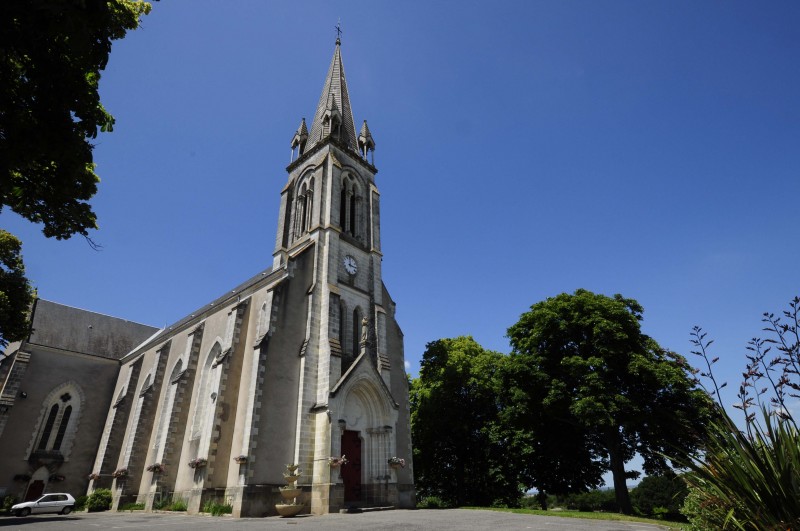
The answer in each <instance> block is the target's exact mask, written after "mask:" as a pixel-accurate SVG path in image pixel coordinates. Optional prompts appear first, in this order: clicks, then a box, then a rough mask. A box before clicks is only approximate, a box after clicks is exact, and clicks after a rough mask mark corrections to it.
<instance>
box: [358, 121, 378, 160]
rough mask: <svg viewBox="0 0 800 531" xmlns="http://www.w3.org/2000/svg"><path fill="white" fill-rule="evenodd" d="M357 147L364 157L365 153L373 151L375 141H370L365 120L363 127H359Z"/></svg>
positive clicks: (370, 135) (370, 134)
mask: <svg viewBox="0 0 800 531" xmlns="http://www.w3.org/2000/svg"><path fill="white" fill-rule="evenodd" d="M358 147H359V148H361V150H362V151H363V152H364V156H366V152H367V151H374V150H375V140H373V139H372V133H370V132H369V127H367V121H366V120H364V125H362V126H361V132H360V133H358Z"/></svg>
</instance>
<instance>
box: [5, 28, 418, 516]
mask: <svg viewBox="0 0 800 531" xmlns="http://www.w3.org/2000/svg"><path fill="white" fill-rule="evenodd" d="M291 147H292V161H291V163H290V164H289V166H288V167H287V172H288V178H287V180H286V185H285V186H284V187H283V190H282V191H281V197H280V213H279V219H278V224H277V231H276V238H275V250H274V253H273V261H272V265H271V267H269V268H268V269H266V270H264V271H262V272H260V273H258V274H257V275H256V276H254V277H253V278H250V279H248V280H246V281H245V282H243V283H241V284H240V285H239V286H236V287H235V288H233V289H229V290H227V291H225V292H224V294H223V295H222V296H221V297H219V298H218V299H216V300H214V301H212V302H211V303H209V304H208V305H206V306H203V307H202V308H199V309H197V310H196V311H194V312H193V313H191V314H190V315H188V316H186V317H184V318H183V319H181V320H179V321H177V322H176V323H174V324H172V325H171V326H168V327H165V328H164V329H161V330H154V329H149V328H148V327H145V326H143V325H136V324H135V323H128V322H122V323H116V321H114V323H116V328H115V327H114V326H110V327H109V329H108V332H107V334H108V335H113V333H114V331H115V330H116V329H120V328H123V329H124V330H125V339H126V340H127V341H130V339H131V338H138V346H131V347H130V349H129V350H126V351H125V353H124V354H123V355H115V354H111V353H109V354H108V355H107V356H105V357H102V356H103V352H104V351H103V348H102V347H99V348H98V347H97V346H95V350H96V351H99V353H96V354H94V356H95V357H96V358H98V359H101V358H102V361H103V362H105V363H109V360H112V361H113V363H114V364H115V368H116V372H115V373H114V374H113V375H111V376H110V377H107V376H102V378H103V381H102V382H100V381H93V380H87V379H86V378H83V377H82V375H84V374H85V373H86V371H85V370H84V371H83V372H81V371H80V370H79V371H78V372H77V374H75V371H66V373H65V374H66V375H65V377H64V378H66V379H67V380H69V381H70V382H71V383H70V385H71V387H70V391H69V392H68V393H67V392H65V391H64V390H63V389H62V387H63V386H62V387H60V386H59V385H60V384H58V383H56V382H53V383H51V384H49V385H51V387H52V389H49V390H48V393H45V395H46V396H43V397H37V398H36V399H35V400H33V397H29V398H27V399H26V404H30V405H31V406H30V407H31V410H33V409H35V410H36V413H37V414H36V415H34V416H35V417H36V418H33V417H34V416H31V418H29V419H28V421H29V424H28V426H27V427H23V425H24V423H25V420H24V419H23V418H21V417H20V418H16V420H15V417H14V413H15V412H14V409H15V408H17V407H18V406H17V404H18V402H19V400H18V394H19V389H21V386H22V387H25V386H26V384H25V383H24V380H22V383H20V378H17V379H16V380H14V381H15V382H16V383H15V384H14V385H15V386H16V387H14V388H13V389H11V388H9V389H8V390H7V389H6V388H7V387H9V382H10V380H12V378H10V375H11V374H12V373H14V364H15V363H21V362H20V360H21V359H22V358H26V357H27V361H26V362H30V361H31V360H32V359H34V358H35V356H36V353H33V354H32V356H33V357H31V352H30V351H31V347H30V346H29V343H30V341H29V342H27V343H26V342H22V344H18V345H16V351H12V350H11V349H9V352H12V354H11V356H9V357H8V358H6V359H5V360H3V361H2V362H0V378H4V380H5V381H3V386H4V387H3V391H2V395H0V400H2V399H5V398H6V396H8V397H9V400H10V402H11V404H10V405H9V406H8V407H6V409H5V413H3V410H2V409H0V415H2V414H5V415H6V417H8V422H9V423H12V421H13V422H16V423H17V424H16V426H17V427H16V428H15V430H14V433H13V434H10V433H8V430H6V433H3V432H2V431H0V449H3V448H6V447H7V448H8V449H9V452H10V453H7V452H4V453H3V454H1V455H3V456H4V457H2V458H0V463H9V461H13V463H11V464H13V467H11V466H8V467H7V466H6V465H5V464H3V466H0V489H2V488H3V487H4V485H5V488H6V492H10V490H9V488H8V487H9V485H11V482H12V481H15V480H14V479H13V478H12V476H14V477H17V478H18V477H20V476H22V477H23V478H24V477H25V476H26V475H27V476H29V477H28V479H27V481H28V483H27V484H26V485H23V484H24V483H25V481H24V480H23V481H21V482H20V481H18V480H17V483H16V485H17V486H16V487H14V486H12V487H11V488H12V489H13V488H16V489H17V492H20V491H22V490H26V489H30V488H31V487H30V486H31V485H32V484H33V482H34V476H35V475H36V474H39V476H37V477H38V480H39V481H42V483H41V484H37V486H36V489H37V490H38V491H39V492H41V491H42V490H43V491H44V492H50V491H63V490H64V489H65V488H66V486H67V485H68V482H67V481H65V482H63V483H56V484H52V482H48V481H49V480H50V479H51V478H52V477H53V476H58V475H59V474H60V472H59V471H60V470H64V468H63V467H65V466H70V461H72V462H75V461H77V460H79V459H81V457H80V456H78V455H77V454H78V453H81V455H82V456H84V457H83V458H82V459H84V461H85V467H86V468H85V469H84V470H83V473H84V474H83V476H82V481H83V483H82V488H83V490H84V491H86V490H87V489H88V491H91V490H93V489H94V488H98V487H107V488H111V490H112V492H113V495H114V505H115V506H119V505H120V504H125V503H128V502H139V503H144V504H145V506H146V509H152V508H153V507H154V506H155V507H158V506H159V505H160V504H161V503H163V500H175V499H181V500H183V501H185V502H186V504H187V506H188V511H189V512H190V513H196V512H199V511H201V510H202V508H203V506H204V505H205V504H206V503H207V502H215V503H228V504H230V505H232V506H233V513H234V515H235V516H263V515H272V514H275V509H274V505H275V504H276V503H281V496H280V494H279V490H278V487H280V486H283V485H285V484H286V483H285V481H284V477H283V475H284V474H283V473H284V471H285V470H286V465H287V464H289V463H296V464H298V465H299V471H300V478H299V479H298V480H297V486H298V487H300V488H301V489H302V494H301V495H300V497H299V498H298V502H302V503H304V504H305V511H307V512H311V513H313V514H324V513H328V512H338V511H339V510H341V509H344V508H347V507H351V506H370V505H371V506H395V507H406V508H409V507H413V506H414V504H415V495H414V482H413V472H412V471H413V466H412V463H411V435H410V412H409V405H408V382H407V379H406V374H405V367H404V359H403V334H402V332H401V330H400V327H399V326H398V324H397V322H396V320H395V304H394V302H393V301H392V299H391V297H390V295H389V292H388V291H387V289H386V286H384V284H383V281H382V279H381V260H382V253H381V239H380V193H379V192H378V188H377V186H376V183H375V175H376V173H377V169H376V168H375V166H374V159H373V158H372V154H373V152H374V149H375V142H374V140H373V138H372V135H371V133H370V130H369V128H368V127H367V122H366V121H364V122H363V124H362V126H361V127H360V128H359V129H357V128H356V125H355V122H354V120H353V113H352V110H351V107H350V98H349V96H348V91H347V82H346V79H345V73H344V67H343V64H342V57H341V43H340V41H339V40H338V39H337V41H336V45H335V49H334V53H333V59H332V61H331V64H330V68H329V69H328V73H327V76H326V78H325V82H324V85H323V88H322V95H321V96H320V99H319V103H318V105H317V108H316V111H315V113H314V117H313V120H312V121H311V125H310V127H308V126H307V124H306V122H305V119H303V120H302V121H301V123H300V126H299V127H298V129H297V131H296V132H295V134H294V137H293V139H292V141H291ZM51 304H52V303H51ZM56 306H58V305H56ZM76 311H79V310H76ZM109 319H113V318H109ZM54 325H58V326H60V327H61V328H62V329H64V328H65V327H68V326H67V324H65V323H64V322H61V323H54ZM70 325H71V323H70ZM80 326H82V325H80ZM34 327H36V323H34ZM43 332H44V331H42V332H41V333H43ZM95 333H102V332H101V331H95ZM36 334H40V331H39V330H38V329H36V330H35V332H34V335H36ZM32 337H33V336H32ZM12 347H13V346H12ZM67 350H69V349H67ZM84 357H86V358H87V359H88V358H89V357H90V356H84ZM89 361H91V360H89ZM87 363H88V362H87ZM4 373H5V377H4ZM37 374H38V373H37V372H36V371H33V370H31V368H29V369H28V371H27V373H26V375H27V376H25V378H34V377H36V375H37ZM114 377H116V383H115V384H114V381H113V378H114ZM62 379H63V378H62ZM109 380H110V384H109V385H108V386H107V387H108V389H107V390H106V389H105V388H103V390H102V391H100V388H102V385H105V384H106V382H109ZM62 383H63V382H62ZM98 384H102V385H98ZM112 386H113V388H112ZM99 392H103V393H106V394H105V395H104V397H103V400H99V399H97V400H94V401H91V400H89V396H90V394H91V393H99ZM66 394H69V396H70V400H71V401H75V402H76V403H77V402H80V404H81V405H80V406H77V407H82V408H83V409H84V410H86V411H88V410H89V409H90V407H92V406H94V407H95V408H97V404H98V403H100V402H102V404H103V405H102V407H103V415H104V418H103V419H102V420H101V421H100V422H98V423H96V424H95V425H96V431H97V434H96V440H95V441H94V442H93V445H91V459H86V457H85V456H86V455H89V454H88V453H87V452H86V446H85V445H86V443H83V444H84V446H82V447H81V448H83V450H82V451H81V452H78V451H76V447H75V444H74V442H75V438H76V437H77V436H78V435H79V434H80V433H81V430H84V425H85V424H87V422H86V421H87V419H86V418H85V417H86V416H87V415H86V414H84V415H83V416H84V418H83V419H79V416H78V415H76V413H75V411H76V410H75V409H73V410H72V413H71V415H70V416H67V414H66V413H64V410H65V408H66V404H67V402H69V400H68V401H67V402H62V400H63V398H64V396H65V395H66ZM37 402H38V403H37ZM90 402H91V403H90ZM51 403H52V404H51ZM53 411H54V413H52V414H51V412H53ZM51 417H52V419H51ZM64 417H66V420H64ZM79 420H80V426H79V427H77V428H76V427H75V426H76V425H77V422H78V421H79ZM0 422H3V420H2V417H0ZM70 422H72V423H73V424H70ZM86 428H87V429H88V428H91V426H86ZM0 430H2V426H1V425H0ZM19 430H21V431H19ZM62 431H63V432H64V433H65V434H69V437H70V440H69V441H67V440H66V436H65V435H63V434H62ZM59 438H61V439H63V440H58V439H59ZM23 440H24V442H25V445H22V444H21V443H20V442H19V441H23ZM56 440H58V445H55V442H56ZM14 441H16V442H17V446H19V448H18V449H13V450H12V446H14V444H15V443H14ZM42 441H44V442H42ZM68 443H69V445H71V446H69V445H68ZM4 445H5V446H4ZM22 446H25V447H24V448H23V447H22ZM67 446H69V448H70V449H71V454H68V455H63V452H65V451H68V450H67ZM37 449H42V451H46V452H49V454H46V455H45V454H42V455H41V456H38V457H37V456H36V455H35V454H36V451H37ZM59 454H60V455H59ZM11 455H13V457H6V456H11ZM48 456H50V458H51V459H50V460H47V459H44V460H43V458H47V457H48ZM341 456H346V459H347V461H348V462H347V463H346V464H345V465H342V466H338V467H337V466H335V464H334V465H332V464H331V458H336V457H341ZM53 457H55V460H53V459H52V458H53ZM390 458H399V459H403V460H404V461H405V465H406V466H405V467H402V468H399V467H396V466H394V467H393V466H390V463H389V460H390ZM22 465H26V466H27V467H28V469H27V472H25V474H21V473H18V472H19V471H18V469H22V468H24V466H22ZM71 466H73V467H74V464H73V465H71ZM36 467H38V469H36ZM6 470H7V472H6ZM90 474H91V476H90V479H89V480H88V486H87V484H86V482H87V479H86V478H87V477H89V475H90ZM5 476H8V477H5ZM62 477H63V476H62ZM80 493H81V492H73V494H80Z"/></svg>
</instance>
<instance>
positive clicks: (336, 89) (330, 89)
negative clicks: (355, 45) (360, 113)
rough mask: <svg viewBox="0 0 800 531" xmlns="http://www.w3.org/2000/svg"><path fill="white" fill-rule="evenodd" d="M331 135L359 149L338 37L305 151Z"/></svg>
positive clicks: (354, 149) (356, 149) (352, 147)
mask: <svg viewBox="0 0 800 531" xmlns="http://www.w3.org/2000/svg"><path fill="white" fill-rule="evenodd" d="M328 136H333V137H334V138H336V139H338V141H339V142H341V143H342V144H344V145H346V146H347V147H349V148H350V149H352V150H353V151H355V152H358V142H357V139H356V127H355V122H354V121H353V111H352V110H351V109H350V96H349V95H348V93H347V81H346V80H345V77H344V65H342V53H341V40H340V39H339V38H337V39H336V48H335V50H334V52H333V59H332V60H331V66H330V68H329V69H328V75H327V77H326V78H325V84H324V85H323V87H322V95H321V96H320V98H319V103H318V104H317V111H316V112H315V113H314V120H313V121H312V122H311V133H310V134H309V135H308V142H307V143H306V148H305V150H303V151H308V150H310V149H311V148H313V147H314V146H315V145H317V144H319V143H320V142H322V141H323V140H324V139H325V138H327V137H328Z"/></svg>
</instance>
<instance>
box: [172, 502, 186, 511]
mask: <svg viewBox="0 0 800 531" xmlns="http://www.w3.org/2000/svg"><path fill="white" fill-rule="evenodd" d="M187 508H188V506H187V505H186V502H185V501H184V500H174V501H173V502H172V504H171V505H170V506H169V507H167V511H177V512H186V509H187Z"/></svg>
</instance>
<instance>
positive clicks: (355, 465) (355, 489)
mask: <svg viewBox="0 0 800 531" xmlns="http://www.w3.org/2000/svg"><path fill="white" fill-rule="evenodd" d="M342 455H345V456H347V466H345V467H342V482H343V483H344V501H345V503H353V502H359V501H361V437H359V436H358V432H357V431H355V430H344V432H342Z"/></svg>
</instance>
